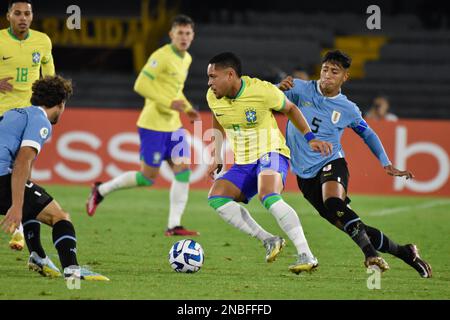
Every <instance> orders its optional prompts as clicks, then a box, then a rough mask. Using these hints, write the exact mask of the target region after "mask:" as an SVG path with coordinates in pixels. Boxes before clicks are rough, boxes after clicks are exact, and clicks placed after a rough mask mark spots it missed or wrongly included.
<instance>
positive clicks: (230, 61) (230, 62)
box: [209, 52, 242, 77]
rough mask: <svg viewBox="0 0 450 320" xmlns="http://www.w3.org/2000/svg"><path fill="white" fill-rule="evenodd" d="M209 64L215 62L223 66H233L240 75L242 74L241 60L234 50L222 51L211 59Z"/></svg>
mask: <svg viewBox="0 0 450 320" xmlns="http://www.w3.org/2000/svg"><path fill="white" fill-rule="evenodd" d="M209 64H215V65H216V66H219V67H221V68H232V69H233V70H234V71H236V74H237V75H238V77H240V76H242V64H241V60H240V59H239V58H238V57H237V56H236V55H235V54H234V53H232V52H222V53H220V54H218V55H216V56H215V57H213V58H212V59H211V60H209Z"/></svg>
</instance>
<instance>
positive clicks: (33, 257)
mask: <svg viewBox="0 0 450 320" xmlns="http://www.w3.org/2000/svg"><path fill="white" fill-rule="evenodd" d="M28 268H29V269H30V270H33V271H36V272H39V274H40V275H42V276H44V277H50V278H57V277H61V272H60V271H59V269H58V268H57V267H56V266H55V264H54V263H53V262H52V260H50V258H49V257H45V258H41V257H39V255H38V254H37V253H36V252H34V251H33V252H32V253H31V254H30V257H29V258H28Z"/></svg>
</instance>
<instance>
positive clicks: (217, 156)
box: [208, 116, 225, 179]
mask: <svg viewBox="0 0 450 320" xmlns="http://www.w3.org/2000/svg"><path fill="white" fill-rule="evenodd" d="M212 118H213V120H212V127H213V130H214V133H213V138H214V150H213V154H212V157H213V159H214V160H213V163H212V164H211V165H210V166H209V168H208V175H209V176H210V177H211V179H213V178H214V173H215V172H216V173H219V172H220V171H222V168H223V159H222V155H221V152H220V151H221V150H222V145H223V140H224V139H225V130H224V129H223V127H222V126H221V125H220V123H219V122H218V121H217V119H216V117H215V116H213V117H212ZM216 170H217V171H216Z"/></svg>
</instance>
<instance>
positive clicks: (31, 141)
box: [20, 118, 52, 154]
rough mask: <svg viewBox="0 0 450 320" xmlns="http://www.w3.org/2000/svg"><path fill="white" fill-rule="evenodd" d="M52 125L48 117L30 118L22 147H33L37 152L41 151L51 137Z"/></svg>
mask: <svg viewBox="0 0 450 320" xmlns="http://www.w3.org/2000/svg"><path fill="white" fill-rule="evenodd" d="M51 133H52V127H51V124H50V122H49V121H48V120H47V119H41V118H33V119H32V120H31V121H30V119H29V121H28V123H27V125H26V127H25V130H24V133H23V137H22V143H21V145H20V146H21V147H33V148H35V149H36V150H37V153H38V154H39V152H41V149H42V146H43V145H44V143H45V142H46V141H47V140H48V139H49V138H50V136H51Z"/></svg>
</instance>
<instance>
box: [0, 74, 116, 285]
mask: <svg viewBox="0 0 450 320" xmlns="http://www.w3.org/2000/svg"><path fill="white" fill-rule="evenodd" d="M32 92H33V94H32V97H31V103H32V104H33V106H31V107H27V108H21V109H12V110H10V111H7V112H6V113H5V114H4V115H3V116H2V117H0V214H1V215H6V216H5V218H4V219H2V221H1V222H0V226H1V227H2V229H3V231H5V232H9V233H11V232H13V231H14V230H15V228H16V227H17V226H18V225H19V224H20V222H22V223H23V225H24V227H25V228H26V229H27V230H29V232H28V233H27V237H26V243H27V247H28V249H29V250H30V257H29V260H28V266H29V268H30V269H32V270H35V271H38V272H39V273H40V274H41V275H43V276H46V277H60V276H61V272H60V271H59V269H58V268H57V267H56V266H55V265H54V264H53V262H52V261H51V260H50V258H49V257H48V256H47V255H46V254H45V251H44V249H43V248H42V245H41V239H40V224H41V223H45V224H47V225H49V226H51V227H52V229H53V244H54V245H55V248H56V250H57V251H58V255H59V260H60V262H61V266H62V268H63V270H64V277H66V278H68V277H77V278H80V279H84V280H109V279H108V278H106V277H104V276H102V275H100V274H98V273H94V272H92V271H90V270H88V269H87V268H82V267H79V265H78V261H77V255H76V242H77V239H76V236H75V229H74V227H73V225H72V222H70V217H69V214H68V213H67V212H65V211H64V210H63V209H62V208H61V207H60V205H59V204H58V203H57V202H56V201H55V200H53V198H52V197H51V196H50V195H49V194H48V193H47V192H46V191H45V190H44V189H43V188H41V187H40V186H38V185H37V184H34V183H33V182H32V181H30V180H29V178H30V175H31V167H32V164H33V162H34V160H35V159H36V157H37V156H38V154H39V153H40V151H41V149H42V147H43V145H44V143H45V142H46V141H47V140H48V139H49V138H50V136H51V134H52V125H54V124H56V123H57V122H58V120H59V118H60V117H61V114H62V113H63V111H64V108H65V103H66V101H67V99H68V98H69V97H70V96H71V94H72V84H71V82H70V81H67V80H65V79H63V78H62V77H59V76H54V77H51V76H47V77H45V78H43V79H41V80H38V81H36V82H35V83H34V84H33V87H32Z"/></svg>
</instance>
